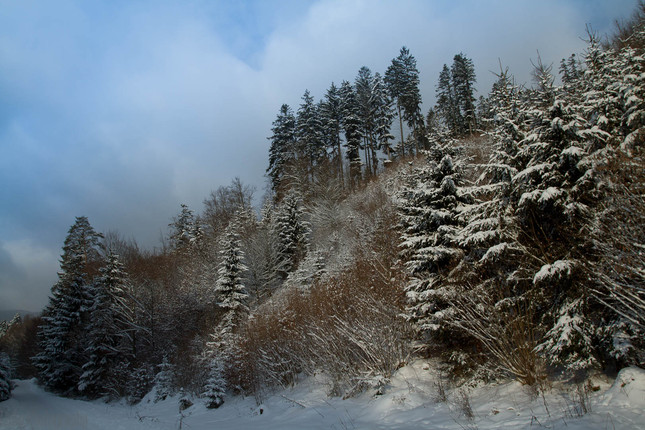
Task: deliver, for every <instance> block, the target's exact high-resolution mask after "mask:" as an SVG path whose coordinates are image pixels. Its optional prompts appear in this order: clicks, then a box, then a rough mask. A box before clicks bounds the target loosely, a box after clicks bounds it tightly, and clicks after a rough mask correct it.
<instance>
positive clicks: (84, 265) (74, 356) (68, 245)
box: [34, 217, 103, 394]
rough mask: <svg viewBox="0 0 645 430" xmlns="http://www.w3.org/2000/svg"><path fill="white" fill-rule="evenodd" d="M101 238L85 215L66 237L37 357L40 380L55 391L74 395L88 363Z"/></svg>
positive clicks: (42, 328) (41, 330) (45, 316)
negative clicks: (89, 326)
mask: <svg viewBox="0 0 645 430" xmlns="http://www.w3.org/2000/svg"><path fill="white" fill-rule="evenodd" d="M102 237H103V235H101V234H100V233H97V232H96V231H94V228H92V226H91V225H90V223H89V221H88V220H87V218H86V217H77V218H76V222H75V223H74V225H72V227H71V228H70V229H69V233H68V235H67V238H66V239H65V244H64V246H63V255H62V258H61V271H60V272H59V274H58V282H57V283H56V284H55V285H54V286H53V287H52V295H51V296H50V298H49V304H48V305H47V307H46V308H45V310H44V312H43V324H42V325H41V327H40V331H39V338H40V347H41V352H40V353H39V354H38V355H36V357H34V364H35V366H36V367H37V368H38V370H39V372H40V380H41V382H42V383H43V384H44V385H45V387H46V388H48V389H50V390H52V391H57V392H60V393H63V394H73V393H74V392H75V391H76V387H77V384H78V380H79V377H80V375H81V373H82V370H81V367H82V365H83V364H84V363H85V362H86V358H87V354H86V347H87V323H88V311H89V309H90V308H91V306H92V302H91V299H92V295H91V292H90V285H91V281H90V278H92V276H93V275H94V274H95V272H96V269H97V267H98V266H99V265H100V259H101V255H100V240H101V239H102Z"/></svg>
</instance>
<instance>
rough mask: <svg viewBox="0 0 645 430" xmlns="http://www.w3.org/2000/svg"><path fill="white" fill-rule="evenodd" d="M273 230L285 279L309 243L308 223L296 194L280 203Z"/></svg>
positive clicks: (300, 259)
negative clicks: (278, 245)
mask: <svg viewBox="0 0 645 430" xmlns="http://www.w3.org/2000/svg"><path fill="white" fill-rule="evenodd" d="M275 229H276V230H275V233H276V234H277V236H278V240H279V243H280V248H279V250H278V253H279V255H280V258H281V260H282V261H283V264H284V267H283V269H284V270H285V273H284V277H286V275H287V273H288V272H291V271H293V270H295V269H296V268H297V267H298V264H299V263H300V261H302V259H303V258H304V256H305V254H306V252H307V247H308V241H309V231H310V228H309V223H308V222H307V220H306V219H305V213H304V210H303V207H302V203H301V201H300V198H299V196H298V195H297V194H296V193H290V194H288V195H287V196H286V197H285V198H284V200H283V201H282V204H281V205H280V207H279V209H278V213H277V216H276V220H275Z"/></svg>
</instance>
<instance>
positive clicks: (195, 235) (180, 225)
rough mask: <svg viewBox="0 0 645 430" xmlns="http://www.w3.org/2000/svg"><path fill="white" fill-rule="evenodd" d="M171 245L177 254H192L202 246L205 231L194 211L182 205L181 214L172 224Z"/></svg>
mask: <svg viewBox="0 0 645 430" xmlns="http://www.w3.org/2000/svg"><path fill="white" fill-rule="evenodd" d="M170 228H171V229H172V231H171V233H170V243H171V245H172V247H173V249H174V250H175V251H177V252H183V253H185V252H190V251H191V250H194V249H196V248H198V247H199V246H201V244H202V238H203V235H204V234H203V230H202V227H201V225H200V223H199V222H198V220H196V219H195V215H194V214H193V211H192V210H190V209H189V208H188V206H187V205H185V204H183V203H182V204H181V212H180V213H179V215H178V216H177V217H176V218H174V219H173V222H172V223H171V224H170Z"/></svg>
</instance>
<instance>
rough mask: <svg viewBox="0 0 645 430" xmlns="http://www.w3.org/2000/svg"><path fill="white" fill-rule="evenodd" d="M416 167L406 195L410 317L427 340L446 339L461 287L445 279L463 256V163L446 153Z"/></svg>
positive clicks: (404, 251)
mask: <svg viewBox="0 0 645 430" xmlns="http://www.w3.org/2000/svg"><path fill="white" fill-rule="evenodd" d="M443 154H444V155H443V156H442V158H441V159H440V161H439V162H438V163H437V162H435V161H430V162H429V163H428V165H427V166H426V167H424V168H421V169H418V170H417V171H415V172H414V173H413V174H412V175H411V177H410V178H409V179H408V184H407V185H406V187H405V188H404V191H403V192H402V195H401V203H400V208H399V210H400V213H401V216H402V223H403V225H402V227H403V243H402V244H401V246H402V257H403V259H404V261H405V264H406V268H407V270H408V273H409V274H410V278H411V280H410V282H409V284H408V285H407V286H406V295H407V298H408V306H407V307H406V317H407V319H408V320H409V321H411V322H412V323H414V324H415V326H416V327H417V329H418V330H419V332H420V334H422V335H423V336H424V337H425V338H426V340H428V339H429V338H434V339H435V340H439V339H441V338H442V337H445V336H446V335H447V333H448V331H449V327H448V326H447V325H446V324H445V323H444V321H445V320H446V318H448V317H450V315H451V313H452V311H451V310H450V307H451V305H450V302H451V300H453V299H454V297H455V294H456V290H455V289H454V288H452V287H451V286H449V285H447V284H446V283H445V281H446V279H447V277H448V275H449V273H450V271H451V270H452V269H453V268H454V267H455V266H456V264H457V263H458V262H459V260H460V258H461V257H462V255H463V252H462V250H461V249H460V248H459V244H458V232H459V228H460V227H461V225H460V223H461V221H460V219H459V209H460V206H461V205H463V204H464V203H467V202H468V198H467V196H465V195H463V194H462V192H461V191H460V189H459V187H460V186H461V185H462V183H463V180H462V179H461V176H460V173H459V167H458V165H456V164H455V162H454V161H453V157H451V156H450V155H449V154H448V153H447V152H445V151H444V152H443Z"/></svg>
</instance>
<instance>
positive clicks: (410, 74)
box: [385, 46, 421, 155]
mask: <svg viewBox="0 0 645 430" xmlns="http://www.w3.org/2000/svg"><path fill="white" fill-rule="evenodd" d="M385 84H386V85H387V88H388V91H389V93H390V96H391V97H392V98H393V99H396V110H397V114H398V117H399V131H400V133H401V143H400V145H401V155H405V148H404V146H405V145H404V142H405V139H404V137H403V121H404V120H405V121H406V123H407V125H408V127H410V129H411V130H415V129H416V128H417V127H418V126H419V117H420V116H421V93H420V91H419V71H418V70H417V62H416V59H415V58H414V57H413V56H412V55H411V54H410V51H409V50H408V48H406V47H405V46H404V47H402V48H401V51H400V53H399V56H398V57H396V58H393V59H392V64H391V65H390V66H389V67H388V68H387V70H386V71H385ZM418 149H419V148H418V147H417V151H418Z"/></svg>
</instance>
